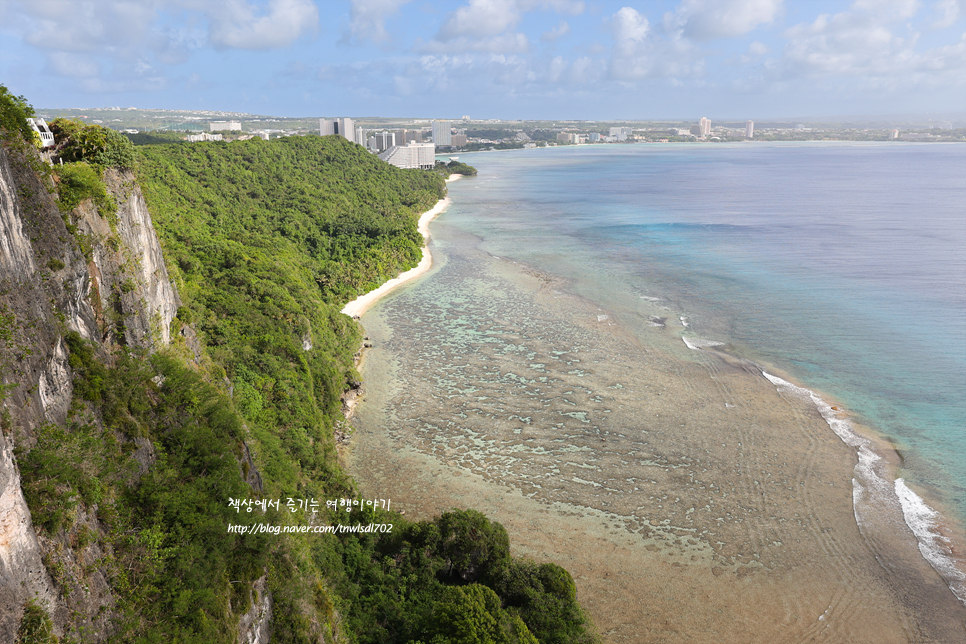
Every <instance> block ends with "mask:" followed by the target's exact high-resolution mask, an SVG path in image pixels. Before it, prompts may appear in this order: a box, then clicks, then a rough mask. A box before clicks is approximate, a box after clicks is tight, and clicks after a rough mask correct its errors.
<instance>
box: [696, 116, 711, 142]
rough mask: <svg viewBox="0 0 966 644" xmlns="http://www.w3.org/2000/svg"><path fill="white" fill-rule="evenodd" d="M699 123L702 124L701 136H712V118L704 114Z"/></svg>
mask: <svg viewBox="0 0 966 644" xmlns="http://www.w3.org/2000/svg"><path fill="white" fill-rule="evenodd" d="M698 125H700V126H701V136H703V137H705V138H707V137H709V136H711V119H708V118H705V117H703V116H702V117H701V120H700V121H698Z"/></svg>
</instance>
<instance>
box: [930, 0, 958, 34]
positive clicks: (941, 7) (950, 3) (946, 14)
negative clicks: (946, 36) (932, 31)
mask: <svg viewBox="0 0 966 644" xmlns="http://www.w3.org/2000/svg"><path fill="white" fill-rule="evenodd" d="M933 9H934V11H935V12H936V14H937V15H938V17H937V18H936V21H935V22H934V23H933V26H935V27H937V28H939V29H945V28H946V27H951V26H952V25H953V24H955V23H956V21H957V20H959V18H960V16H964V15H966V0H939V1H938V2H936V4H935V5H934V8H933Z"/></svg>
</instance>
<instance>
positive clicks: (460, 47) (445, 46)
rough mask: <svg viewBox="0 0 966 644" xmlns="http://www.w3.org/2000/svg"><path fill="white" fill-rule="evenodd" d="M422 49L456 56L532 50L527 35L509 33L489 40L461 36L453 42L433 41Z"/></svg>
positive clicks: (517, 52) (427, 51) (519, 52)
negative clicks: (464, 53)
mask: <svg viewBox="0 0 966 644" xmlns="http://www.w3.org/2000/svg"><path fill="white" fill-rule="evenodd" d="M420 49H421V50H422V51H423V52H425V53H436V54H442V53H449V54H456V53H462V52H469V51H479V52H488V53H493V54H522V53H524V52H527V51H529V50H530V40H529V39H528V38H527V36H526V34H521V33H509V34H500V35H497V36H492V37H488V38H469V37H467V36H460V37H458V38H453V39H451V40H446V41H439V40H431V41H429V42H428V43H426V44H425V45H423V46H422V47H420Z"/></svg>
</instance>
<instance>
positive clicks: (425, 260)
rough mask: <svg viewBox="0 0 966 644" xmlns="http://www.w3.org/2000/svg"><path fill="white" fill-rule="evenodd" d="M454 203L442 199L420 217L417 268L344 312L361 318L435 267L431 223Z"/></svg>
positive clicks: (393, 280)
mask: <svg viewBox="0 0 966 644" xmlns="http://www.w3.org/2000/svg"><path fill="white" fill-rule="evenodd" d="M454 176H455V177H459V176H460V175H451V178H450V179H447V180H446V181H447V183H449V182H450V181H454V180H455V179H453V178H452V177H454ZM451 203H452V201H451V200H450V198H449V197H446V198H444V199H440V200H439V201H437V202H436V205H435V206H433V207H432V208H431V209H430V210H427V211H426V212H424V213H423V214H422V215H420V216H419V224H418V225H417V230H419V234H421V235H422V236H423V240H424V241H423V257H422V259H420V260H419V263H418V264H416V267H415V268H410V269H409V270H408V271H405V272H403V273H400V274H399V277H396V278H394V279H391V280H389V281H388V282H386V283H385V284H383V285H382V286H380V287H379V288H377V289H375V290H373V291H369V292H368V293H366V294H365V295H360V296H359V297H357V298H356V299H354V300H352V301H351V302H349V303H348V304H346V305H345V306H344V307H343V308H342V312H343V313H345V314H346V315H348V316H351V317H358V316H361V315H362V314H363V313H365V312H366V309H368V308H369V307H370V306H372V305H373V304H375V303H376V302H377V301H378V300H379V298H381V297H383V296H385V295H386V294H387V293H389V292H390V291H392V290H393V289H395V288H396V287H397V286H399V285H400V284H405V283H406V282H408V281H410V280H413V279H416V278H417V277H419V276H420V275H422V274H423V273H425V272H427V271H428V270H429V269H430V268H432V267H433V255H432V253H430V252H429V246H428V242H429V222H430V221H432V220H433V218H434V217H436V215H438V214H440V213H441V212H443V211H445V210H446V209H447V208H449V205H450V204H451Z"/></svg>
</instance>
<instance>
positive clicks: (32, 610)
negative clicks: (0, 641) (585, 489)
mask: <svg viewBox="0 0 966 644" xmlns="http://www.w3.org/2000/svg"><path fill="white" fill-rule="evenodd" d="M58 641H59V640H58V639H57V636H56V635H54V624H53V622H52V621H51V619H50V615H48V614H47V611H46V610H44V609H43V607H42V606H38V605H37V603H36V602H34V601H33V600H30V601H28V602H27V603H26V604H25V605H24V610H23V617H22V618H21V619H20V627H19V628H18V629H17V639H16V640H15V641H14V644H57V642H58Z"/></svg>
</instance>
